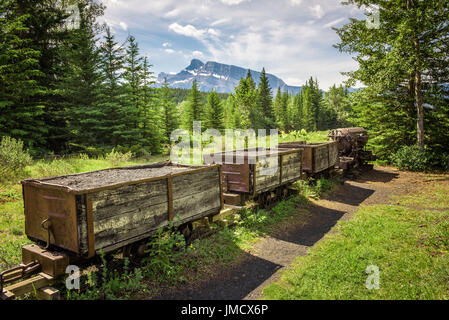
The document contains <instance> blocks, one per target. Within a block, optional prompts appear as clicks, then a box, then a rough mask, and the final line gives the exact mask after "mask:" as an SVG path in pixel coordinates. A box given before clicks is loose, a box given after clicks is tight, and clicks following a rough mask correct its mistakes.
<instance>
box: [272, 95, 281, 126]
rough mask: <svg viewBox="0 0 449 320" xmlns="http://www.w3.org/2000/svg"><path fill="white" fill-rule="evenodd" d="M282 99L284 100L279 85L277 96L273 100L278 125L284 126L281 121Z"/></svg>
mask: <svg viewBox="0 0 449 320" xmlns="http://www.w3.org/2000/svg"><path fill="white" fill-rule="evenodd" d="M281 100H282V92H281V87H278V91H277V93H276V97H275V98H274V102H273V109H274V116H275V118H276V125H277V126H278V127H282V121H281Z"/></svg>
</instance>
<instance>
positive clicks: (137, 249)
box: [122, 241, 147, 264]
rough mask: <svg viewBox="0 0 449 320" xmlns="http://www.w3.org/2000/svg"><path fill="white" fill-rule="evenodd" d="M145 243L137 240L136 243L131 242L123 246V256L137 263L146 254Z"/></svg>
mask: <svg viewBox="0 0 449 320" xmlns="http://www.w3.org/2000/svg"><path fill="white" fill-rule="evenodd" d="M146 249H147V244H146V242H145V241H139V242H136V243H131V244H129V245H127V246H124V247H123V250H122V254H123V258H128V259H129V261H130V262H131V263H133V264H139V263H140V262H141V260H142V258H144V257H145V256H146V253H145V251H146Z"/></svg>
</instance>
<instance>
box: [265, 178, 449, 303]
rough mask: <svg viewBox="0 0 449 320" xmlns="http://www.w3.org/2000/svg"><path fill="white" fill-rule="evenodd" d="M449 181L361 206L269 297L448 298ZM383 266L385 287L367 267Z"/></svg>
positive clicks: (273, 286)
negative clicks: (372, 282) (392, 201)
mask: <svg viewBox="0 0 449 320" xmlns="http://www.w3.org/2000/svg"><path fill="white" fill-rule="evenodd" d="M448 194H449V184H448V183H447V182H446V183H444V182H443V183H436V184H435V185H429V186H428V187H426V188H424V189H423V190H421V191H420V192H418V193H417V194H415V195H412V196H405V197H396V201H397V203H398V204H399V205H374V206H368V207H364V208H362V209H360V210H359V211H358V212H357V213H356V215H355V217H354V218H353V219H352V220H351V221H349V222H340V223H339V225H338V230H337V232H336V233H333V234H330V235H328V236H326V237H325V239H324V240H323V241H322V242H319V243H318V244H317V245H316V246H315V247H314V248H312V249H311V250H310V251H309V255H308V256H305V257H301V258H298V259H297V261H296V262H295V263H294V264H293V265H292V266H291V267H290V268H289V269H288V270H287V271H286V272H285V273H284V274H283V276H282V279H281V280H280V281H279V282H277V283H274V284H271V285H270V286H268V287H267V288H265V289H264V291H263V293H264V298H265V299H276V300H277V299H448V298H449V286H448V280H449V269H448V268H447V266H448V264H449V254H448V251H449V196H448ZM370 265H374V266H377V267H379V270H380V287H379V289H378V290H376V289H373V290H368V289H367V288H366V280H367V278H368V274H367V273H366V272H365V271H366V268H367V267H368V266H370Z"/></svg>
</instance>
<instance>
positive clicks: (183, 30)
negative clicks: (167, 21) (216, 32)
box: [168, 22, 205, 39]
mask: <svg viewBox="0 0 449 320" xmlns="http://www.w3.org/2000/svg"><path fill="white" fill-rule="evenodd" d="M168 29H169V30H172V31H174V32H176V33H177V34H181V35H183V36H186V37H192V38H196V39H201V38H202V37H203V35H204V33H205V30H200V29H197V28H195V27H194V26H192V25H191V24H188V25H186V26H181V25H180V24H178V23H177V22H175V23H172V24H171V25H170V26H169V27H168Z"/></svg>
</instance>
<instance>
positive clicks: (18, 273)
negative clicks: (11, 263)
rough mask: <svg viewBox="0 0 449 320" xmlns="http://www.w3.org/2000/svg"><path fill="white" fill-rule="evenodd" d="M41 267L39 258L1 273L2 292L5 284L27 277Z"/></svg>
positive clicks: (0, 286)
mask: <svg viewBox="0 0 449 320" xmlns="http://www.w3.org/2000/svg"><path fill="white" fill-rule="evenodd" d="M40 267H41V265H40V263H39V262H38V261H37V260H34V261H32V262H30V263H28V264H26V265H20V266H17V267H14V268H11V269H9V270H5V271H3V272H2V273H0V293H1V292H3V286H4V285H5V284H7V283H11V282H14V281H16V280H20V279H26V278H28V277H29V276H31V275H32V274H33V273H34V272H35V271H37V270H38V269H39V268H40Z"/></svg>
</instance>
